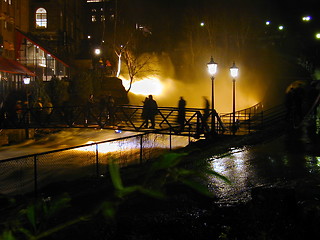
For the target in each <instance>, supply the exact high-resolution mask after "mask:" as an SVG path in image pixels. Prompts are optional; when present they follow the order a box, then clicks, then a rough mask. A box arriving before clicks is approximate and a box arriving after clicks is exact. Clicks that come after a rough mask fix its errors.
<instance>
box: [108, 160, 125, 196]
mask: <svg viewBox="0 0 320 240" xmlns="http://www.w3.org/2000/svg"><path fill="white" fill-rule="evenodd" d="M108 166H109V173H110V177H111V181H112V183H113V186H114V188H115V189H116V190H122V189H123V184H122V180H121V175H120V167H119V165H118V164H116V163H115V162H114V161H111V162H110V163H109V165H108Z"/></svg>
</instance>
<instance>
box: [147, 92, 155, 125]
mask: <svg viewBox="0 0 320 240" xmlns="http://www.w3.org/2000/svg"><path fill="white" fill-rule="evenodd" d="M157 113H158V104H157V102H156V101H155V100H154V99H153V96H152V95H149V97H148V100H147V101H146V102H145V115H146V127H148V125H149V120H150V123H151V127H150V128H154V127H155V116H156V115H157Z"/></svg>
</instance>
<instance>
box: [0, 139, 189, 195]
mask: <svg viewBox="0 0 320 240" xmlns="http://www.w3.org/2000/svg"><path fill="white" fill-rule="evenodd" d="M188 142H189V139H188V138H187V137H184V136H176V135H165V134H159V133H143V134H137V135H134V136H130V137H123V138H118V139H113V140H107V141H101V142H96V143H90V144H86V145H81V146H75V147H69V148H64V149H59V150H53V151H48V152H43V153H39V154H32V155H27V156H21V157H17V158H11V159H5V160H1V161H0V179H1V184H0V193H1V194H6V195H18V194H26V193H32V192H34V193H35V195H38V194H39V193H40V192H41V188H43V187H45V186H46V185H48V184H50V183H55V182H60V181H72V180H76V179H79V178H83V177H92V176H93V177H101V176H104V175H106V174H108V173H107V164H108V163H109V161H110V160H111V159H115V161H116V163H117V164H119V165H120V166H121V167H126V166H129V165H136V164H141V163H144V162H146V161H148V160H150V159H154V158H155V157H158V156H160V155H161V154H163V153H164V152H166V151H169V150H171V149H174V148H180V147H184V146H186V145H187V144H188Z"/></svg>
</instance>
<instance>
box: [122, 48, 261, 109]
mask: <svg viewBox="0 0 320 240" xmlns="http://www.w3.org/2000/svg"><path fill="white" fill-rule="evenodd" d="M208 61H209V58H208V59H203V69H202V70H201V71H199V74H196V76H197V77H196V78H192V79H187V78H184V79H177V78H176V77H175V67H174V66H173V64H172V61H171V59H170V57H169V56H168V55H167V54H160V55H155V54H153V55H152V60H151V61H150V64H152V65H153V66H152V69H155V68H156V71H155V72H156V73H152V74H150V75H148V74H146V76H143V77H136V78H135V81H134V83H133V85H132V88H131V90H130V93H129V100H130V104H133V105H142V101H143V100H144V99H145V97H146V96H147V95H149V94H152V95H154V99H155V100H156V101H157V103H158V105H159V106H160V107H176V106H177V104H178V100H179V97H180V96H183V97H184V98H185V99H186V101H187V107H190V108H203V106H204V103H203V96H206V97H207V98H208V99H209V100H210V101H211V79H210V76H209V74H208V73H207V67H206V63H207V62H208ZM231 63H232V62H230V66H231ZM230 66H218V72H217V75H216V77H215V80H214V88H215V108H216V110H217V111H218V112H220V113H226V112H231V111H232V78H231V76H230V73H229V67H230ZM237 66H238V67H239V69H240V70H239V76H238V79H237V81H236V109H237V110H240V109H243V108H247V107H250V106H253V105H255V104H257V103H258V102H260V101H262V98H263V92H264V91H265V90H264V87H263V85H261V84H259V83H258V82H257V78H256V77H255V76H250V74H245V70H244V69H243V66H242V65H241V63H237ZM124 68H125V67H124V66H123V68H122V69H124ZM186 75H188V74H186ZM194 75H195V74H193V76H194ZM120 78H121V79H122V81H123V85H124V87H125V88H126V89H127V88H128V87H129V85H128V84H129V81H128V80H127V79H128V77H126V76H125V74H123V75H121V76H120ZM251 78H252V79H251ZM248 83H249V85H250V87H248Z"/></svg>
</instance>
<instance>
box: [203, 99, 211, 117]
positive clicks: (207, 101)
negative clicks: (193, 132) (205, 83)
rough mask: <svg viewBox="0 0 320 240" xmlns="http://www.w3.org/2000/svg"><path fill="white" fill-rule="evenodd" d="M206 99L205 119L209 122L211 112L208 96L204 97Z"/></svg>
mask: <svg viewBox="0 0 320 240" xmlns="http://www.w3.org/2000/svg"><path fill="white" fill-rule="evenodd" d="M203 100H204V111H203V121H204V122H207V120H208V118H209V113H210V103H209V100H208V99H207V97H203Z"/></svg>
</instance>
